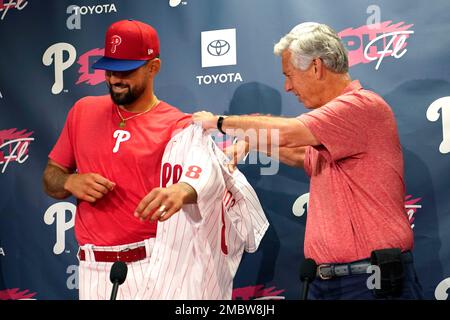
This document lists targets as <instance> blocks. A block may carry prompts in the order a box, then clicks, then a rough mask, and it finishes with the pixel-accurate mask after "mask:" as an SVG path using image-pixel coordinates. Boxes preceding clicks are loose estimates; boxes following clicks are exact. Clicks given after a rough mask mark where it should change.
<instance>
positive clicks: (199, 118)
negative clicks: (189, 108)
mask: <svg viewBox="0 0 450 320" xmlns="http://www.w3.org/2000/svg"><path fill="white" fill-rule="evenodd" d="M217 119H219V116H215V115H213V114H212V113H211V112H208V111H199V112H195V113H194V114H193V115H192V120H193V121H194V123H197V124H199V125H201V126H202V127H203V129H205V130H209V129H217Z"/></svg>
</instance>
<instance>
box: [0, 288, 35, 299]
mask: <svg viewBox="0 0 450 320" xmlns="http://www.w3.org/2000/svg"><path fill="white" fill-rule="evenodd" d="M35 295H36V292H30V290H28V289H27V290H20V289H19V288H13V289H6V290H0V300H35V299H33V297H34V296H35Z"/></svg>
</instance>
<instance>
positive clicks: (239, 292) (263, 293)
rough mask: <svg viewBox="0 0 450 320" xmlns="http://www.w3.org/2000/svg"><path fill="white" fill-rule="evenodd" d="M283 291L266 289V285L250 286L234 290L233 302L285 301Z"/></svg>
mask: <svg viewBox="0 0 450 320" xmlns="http://www.w3.org/2000/svg"><path fill="white" fill-rule="evenodd" d="M283 292H284V290H283V289H280V290H277V288H276V287H269V288H265V287H264V285H262V284H261V285H256V286H248V287H243V288H236V289H233V295H232V299H233V300H251V299H252V300H265V299H271V300H282V299H285V297H284V296H281V294H282V293H283Z"/></svg>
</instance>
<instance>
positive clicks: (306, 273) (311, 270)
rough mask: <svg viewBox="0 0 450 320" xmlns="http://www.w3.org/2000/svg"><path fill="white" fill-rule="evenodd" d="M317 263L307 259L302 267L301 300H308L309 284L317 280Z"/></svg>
mask: <svg viewBox="0 0 450 320" xmlns="http://www.w3.org/2000/svg"><path fill="white" fill-rule="evenodd" d="M316 270H317V263H316V262H315V261H314V260H313V259H305V260H304V261H303V263H302V265H301V266H300V280H301V281H302V282H303V292H302V295H301V297H300V300H307V297H308V289H309V284H310V283H311V282H313V281H314V279H315V278H316Z"/></svg>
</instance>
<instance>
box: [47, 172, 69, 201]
mask: <svg viewBox="0 0 450 320" xmlns="http://www.w3.org/2000/svg"><path fill="white" fill-rule="evenodd" d="M69 176H70V173H66V172H64V171H63V170H61V169H60V168H58V167H56V166H53V165H47V167H46V168H45V171H44V176H43V179H42V180H43V183H44V190H45V192H46V193H47V194H48V195H49V196H51V197H53V198H56V199H64V198H67V197H69V196H70V195H71V193H70V192H69V191H67V190H65V189H64V185H65V183H66V181H67V178H68V177H69Z"/></svg>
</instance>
